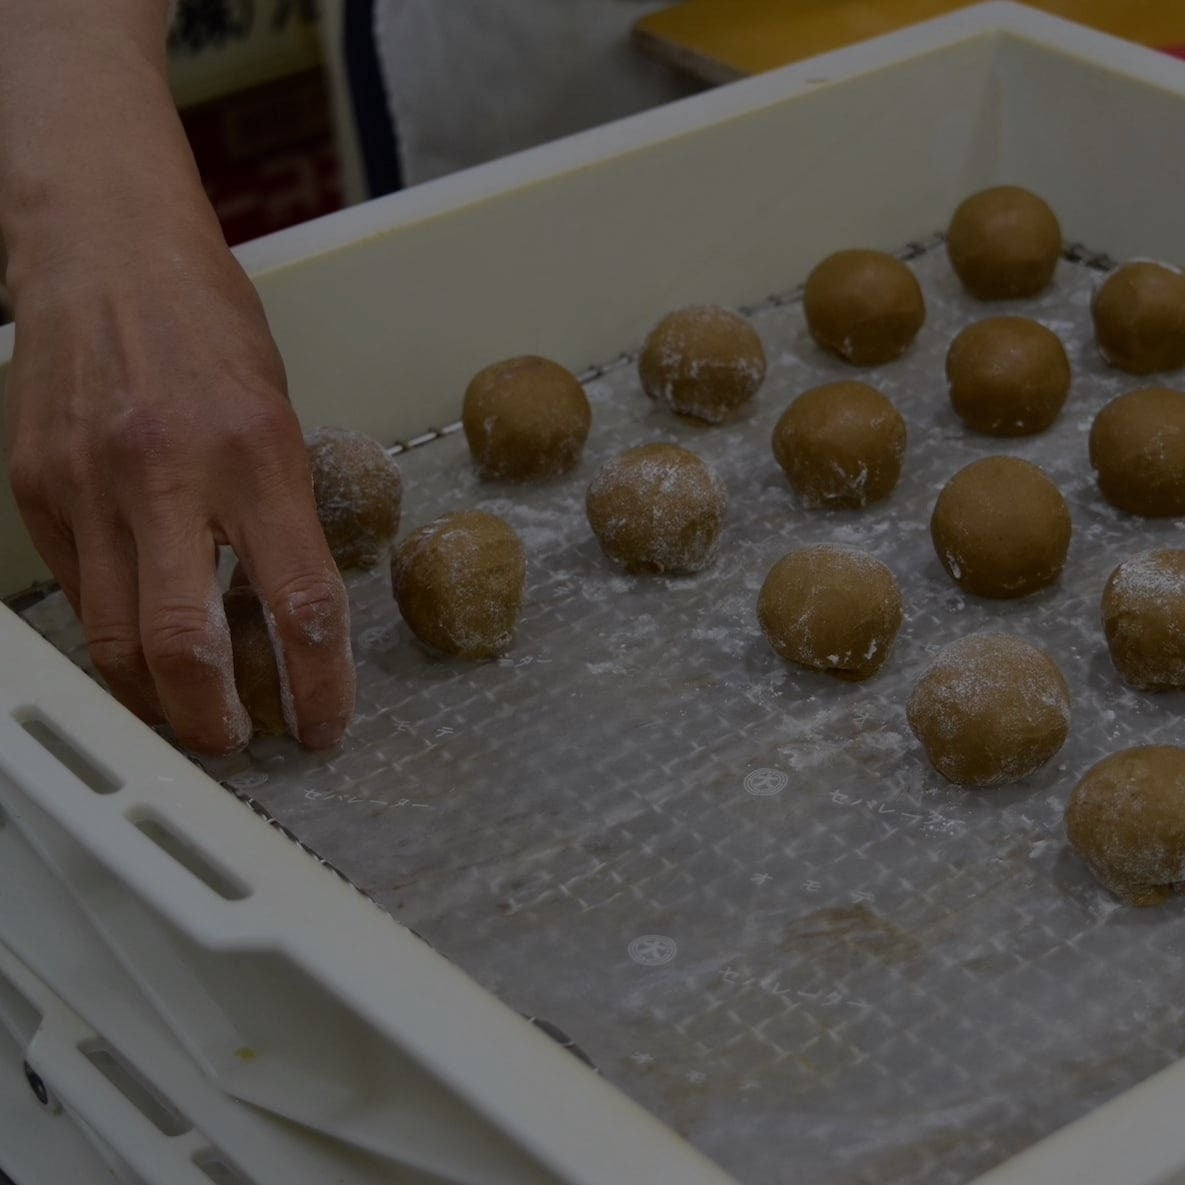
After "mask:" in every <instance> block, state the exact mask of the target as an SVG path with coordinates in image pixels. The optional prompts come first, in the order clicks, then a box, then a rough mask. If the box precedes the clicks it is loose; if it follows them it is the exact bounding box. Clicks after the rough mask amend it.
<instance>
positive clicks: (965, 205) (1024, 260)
mask: <svg viewBox="0 0 1185 1185" xmlns="http://www.w3.org/2000/svg"><path fill="white" fill-rule="evenodd" d="M946 251H947V255H948V256H949V257H950V262H951V267H953V268H954V269H955V274H956V275H957V276H958V277H959V279H960V280H961V281H962V282H963V287H964V288H966V289H967V291H968V292H970V293H971V295H972V296H976V297H978V298H979V299H980V300H1010V299H1013V298H1016V297H1022V296H1036V295H1037V293H1038V292H1040V291H1042V289H1044V288H1046V287H1048V286H1049V282H1050V281H1051V280H1052V279H1053V273H1054V269H1055V268H1056V267H1057V261H1058V257H1059V256H1060V255H1061V253H1062V228H1061V227H1060V226H1059V225H1058V221H1057V215H1056V214H1054V212H1053V211H1052V210H1051V209H1050V208H1049V206H1048V205H1046V204H1045V202H1043V201H1042V200H1041V199H1040V198H1039V197H1038V196H1037V195H1036V194H1035V193H1030V192H1029V191H1028V190H1027V189H1021V188H1020V187H1019V186H1016V185H999V186H996V187H995V188H993V189H984V190H981V191H980V192H979V193H975V194H972V195H971V196H970V197H969V198H967V199H966V201H964V202H962V203H961V204H960V205H959V208H958V209H957V210H956V211H955V213H954V217H953V218H952V219H951V220H950V226H949V227H948V228H947V231H946Z"/></svg>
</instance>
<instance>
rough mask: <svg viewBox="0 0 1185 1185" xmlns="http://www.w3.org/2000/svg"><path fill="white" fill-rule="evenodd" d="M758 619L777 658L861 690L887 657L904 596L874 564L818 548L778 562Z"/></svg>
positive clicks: (849, 551)
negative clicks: (858, 685) (859, 686)
mask: <svg viewBox="0 0 1185 1185" xmlns="http://www.w3.org/2000/svg"><path fill="white" fill-rule="evenodd" d="M757 619H758V621H760V622H761V628H762V630H763V631H764V632H765V636H766V638H767V639H768V640H769V644H770V645H771V646H772V647H773V648H774V650H775V651H776V653H777V654H778V655H779V657H781V658H784V659H785V660H786V661H787V662H793V663H798V664H799V666H804V667H810V669H811V670H814V671H823V672H825V673H826V674H828V675H834V676H835V677H836V678H838V679H846V680H848V681H850V682H859V681H860V680H862V679H867V678H868V677H869V676H870V675H874V674H875V673H876V672H877V671H878V670H880V668H881V666H882V665H883V664H884V661H885V659H887V658H888V657H889V651H890V650H892V649H893V642H894V641H895V640H896V637H897V631H898V630H899V629H900V628H901V590H900V588H898V587H897V581H896V580H895V579H894V578H893V573H892V572H890V571H889V569H888V568H886V567H885V565H884V564H882V563H881V562H880V561H879V560H874V559H873V558H872V556H870V555H868V554H867V553H866V552H863V551H856V550H855V549H854V548H849V547H837V546H834V545H831V544H822V545H819V546H815V547H804V548H802V549H801V550H799V551H792V552H790V554H789V555H786V556H783V557H782V558H781V559H780V560H778V562H777V563H776V564H774V566H773V567H772V568H771V569H770V571H769V575H768V576H766V578H765V583H764V584H763V585H762V586H761V593H760V595H759V596H758V598H757Z"/></svg>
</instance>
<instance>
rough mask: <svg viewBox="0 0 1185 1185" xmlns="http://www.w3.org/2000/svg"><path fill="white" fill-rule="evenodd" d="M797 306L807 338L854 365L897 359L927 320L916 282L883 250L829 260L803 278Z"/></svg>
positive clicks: (844, 254)
mask: <svg viewBox="0 0 1185 1185" xmlns="http://www.w3.org/2000/svg"><path fill="white" fill-rule="evenodd" d="M802 305H803V311H804V312H805V313H806V324H807V329H809V330H810V334H811V337H813V338H814V339H815V341H816V342H818V344H819V345H820V346H822V347H823V349H825V350H828V351H830V352H831V353H832V354H836V355H838V356H839V357H840V358H842V359H843V360H844V361H845V362H850V363H852V364H853V365H854V366H878V365H879V364H880V363H882V362H892V361H893V359H894V358H898V357H900V356H901V355H902V354H904V353H905V351H906V350H907V349H908V348H909V345H910V343H911V342H912V341H913V339H914V338H915V337H917V335H918V330H919V329H921V327H922V322H923V321H925V319H926V302H925V299H924V298H923V296H922V287H921V285H920V284H919V283H918V281H917V277H916V276H914V274H913V272H912V271H910V269H909V266H908V265H907V264H905V263H902V261H901V260H900V259H896V258H894V257H893V256H892V255H886V254H885V253H884V252H883V251H866V250H862V249H854V250H850V251H837V252H836V253H835V254H834V255H829V256H828V257H827V258H826V259H824V260H823V261H822V263H819V264H818V265H816V267H815V269H814V271H812V272H811V274H810V275H809V276H808V277H807V281H806V289H805V291H804V292H803V298H802Z"/></svg>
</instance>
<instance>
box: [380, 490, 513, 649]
mask: <svg viewBox="0 0 1185 1185" xmlns="http://www.w3.org/2000/svg"><path fill="white" fill-rule="evenodd" d="M526 577H527V564H526V556H525V554H524V552H523V545H522V543H521V542H519V538H518V536H517V535H516V534H515V533H514V531H513V530H512V529H511V527H510V526H509V525H508V524H507V523H506V522H504V521H503V520H502V519H500V518H498V517H497V516H495V515H492V514H486V513H485V512H484V511H481V510H461V511H456V512H454V513H452V514H445V515H442V516H441V517H440V518H438V519H436V520H435V521H433V522H431V523H429V524H428V525H427V526H425V527H421V528H420V529H419V530H418V531H414V532H412V534H410V535H409V536H408V537H407V538H406V539H405V540H404V541H403V542H402V543H401V544H400V545H399V548H398V550H397V551H396V552H395V555H394V556H393V557H392V560H391V586H392V589H393V590H394V593H395V600H396V602H397V603H398V605H399V612H400V613H401V614H402V615H403V620H404V621H406V622H407V624H408V626H409V627H410V629H411V631H412V633H413V634H415V636H416V637H417V638H419V640H420V641H421V642H423V643H424V645H426V646H430V647H432V648H433V649H434V650H440V651H443V652H444V653H445V654H452V655H456V656H457V657H459V658H492V657H494V656H495V655H499V654H503V653H505V651H506V650H507V649H509V647H510V643H511V641H512V640H513V638H514V627H515V623H516V622H517V621H518V614H519V609H520V608H521V607H522V603H523V587H524V585H525V584H526Z"/></svg>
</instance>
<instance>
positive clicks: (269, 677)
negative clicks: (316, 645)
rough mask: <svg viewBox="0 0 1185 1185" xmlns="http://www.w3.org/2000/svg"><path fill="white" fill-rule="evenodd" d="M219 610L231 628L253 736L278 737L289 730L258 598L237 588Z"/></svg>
mask: <svg viewBox="0 0 1185 1185" xmlns="http://www.w3.org/2000/svg"><path fill="white" fill-rule="evenodd" d="M222 608H223V610H224V611H225V613H226V624H227V625H228V626H229V627H230V645H231V649H232V651H233V652H234V664H235V688H236V689H237V691H238V693H239V699H240V700H242V702H243V707H245V708H246V709H247V714H248V715H249V716H250V717H251V723H252V724H253V725H254V726H255V731H256V732H261V733H266V734H268V735H271V736H281V735H283V734H284V733H285V732H287V731H288V730H287V726H286V725H285V723H284V707H283V700H282V698H281V695H280V676H279V672H278V671H277V670H276V655H275V652H274V651H273V650H272V639H271V635H270V634H269V633H268V628H267V622H266V621H265V620H264V616H263V606H262V605H261V604H260V602H259V597H257V596H256V595H255V590H254V589H253V588H251V586H250V585H248V584H239V585H236V586H235V587H234V588H232V589H230V590H229V591H228V592H226V593H224V594H223V597H222Z"/></svg>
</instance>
